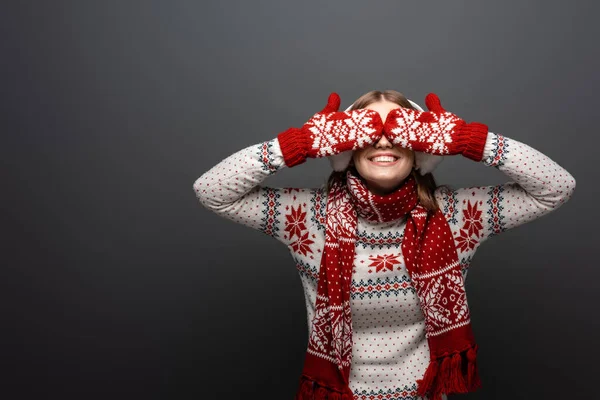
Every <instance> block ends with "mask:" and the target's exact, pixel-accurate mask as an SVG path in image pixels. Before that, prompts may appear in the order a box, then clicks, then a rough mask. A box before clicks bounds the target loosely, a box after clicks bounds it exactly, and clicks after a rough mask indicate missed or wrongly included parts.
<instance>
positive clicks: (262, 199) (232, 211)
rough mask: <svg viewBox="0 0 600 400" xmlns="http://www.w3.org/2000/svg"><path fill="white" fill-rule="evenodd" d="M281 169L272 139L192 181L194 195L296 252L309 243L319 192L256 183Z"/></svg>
mask: <svg viewBox="0 0 600 400" xmlns="http://www.w3.org/2000/svg"><path fill="white" fill-rule="evenodd" d="M285 167H287V165H286V164H285V161H284V158H283V154H282V152H281V147H280V145H279V139H278V138H274V139H271V140H268V141H265V142H262V143H257V144H254V145H252V146H249V147H246V148H245V149H242V150H240V151H238V152H236V153H234V154H232V155H230V156H229V157H227V158H225V159H224V160H222V161H221V162H219V163H218V164H217V165H215V166H214V167H212V168H211V169H210V170H208V171H207V172H205V173H204V174H203V175H202V176H200V177H199V178H198V179H196V181H195V182H194V185H193V188H194V192H195V193H196V196H197V198H198V200H199V202H200V204H201V205H203V206H204V207H205V208H207V209H208V210H210V211H212V212H214V213H216V214H217V215H219V216H221V217H224V218H226V219H229V220H231V221H233V222H235V223H239V224H242V225H245V226H247V227H250V228H252V229H256V230H258V231H260V232H263V233H265V234H266V235H269V236H271V237H273V238H275V239H277V240H278V241H280V242H282V243H284V244H285V245H287V246H288V247H293V248H294V249H298V250H302V249H303V248H306V247H307V246H309V245H310V244H312V241H311V237H310V235H311V232H310V229H309V228H310V226H311V225H313V224H314V223H315V222H319V221H317V220H316V218H317V217H322V215H321V213H320V212H319V209H320V208H321V207H322V204H323V202H322V199H321V192H322V191H321V189H319V188H314V189H301V188H287V187H284V188H274V187H269V186H263V185H261V183H262V182H263V181H264V180H265V179H267V178H268V177H269V176H271V175H273V174H275V173H276V172H278V171H280V170H282V169H283V168H285Z"/></svg>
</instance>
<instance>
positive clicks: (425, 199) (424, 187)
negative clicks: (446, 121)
mask: <svg viewBox="0 0 600 400" xmlns="http://www.w3.org/2000/svg"><path fill="white" fill-rule="evenodd" d="M381 100H387V101H390V102H392V103H396V104H398V105H399V106H401V107H405V108H410V109H413V110H416V108H415V107H413V106H412V104H410V102H409V101H408V99H407V98H406V96H404V95H403V94H402V93H400V92H397V91H395V90H385V91H383V92H381V91H379V90H372V91H370V92H368V93H365V94H363V95H362V96H360V97H359V98H358V99H356V101H355V102H354V104H353V105H352V107H351V108H350V110H356V109H359V108H365V107H367V106H368V105H369V104H372V103H376V102H378V101H381ZM350 169H351V170H352V173H353V174H355V175H356V176H360V174H359V173H358V170H357V169H356V167H355V166H354V161H353V160H352V159H351V160H350V163H349V165H348V167H346V169H344V170H343V171H332V172H331V174H330V175H329V178H328V179H327V182H326V183H325V188H326V193H329V190H330V189H331V186H332V184H333V181H334V179H336V178H337V179H341V180H345V178H346V172H347V171H348V170H350ZM411 174H412V176H414V178H415V180H416V182H417V194H418V196H419V203H421V205H422V206H423V207H425V208H426V209H427V210H429V211H435V210H436V209H438V208H439V204H438V202H437V200H436V199H435V195H434V192H435V190H436V189H437V188H438V187H445V188H448V189H451V188H450V187H449V186H448V185H440V186H438V185H437V184H436V182H435V178H434V177H433V175H432V174H431V172H429V173H426V174H425V175H421V173H420V172H419V170H417V169H415V168H414V167H413V169H412V171H411Z"/></svg>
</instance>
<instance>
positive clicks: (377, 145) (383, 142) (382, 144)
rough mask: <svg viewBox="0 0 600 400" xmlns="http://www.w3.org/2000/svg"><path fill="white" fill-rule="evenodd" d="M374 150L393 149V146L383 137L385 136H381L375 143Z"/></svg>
mask: <svg viewBox="0 0 600 400" xmlns="http://www.w3.org/2000/svg"><path fill="white" fill-rule="evenodd" d="M374 146H375V148H377V149H381V148H384V149H385V148H392V147H394V144H393V143H391V142H390V141H389V140H388V138H386V137H385V135H381V138H379V140H378V141H377V143H375V144H374Z"/></svg>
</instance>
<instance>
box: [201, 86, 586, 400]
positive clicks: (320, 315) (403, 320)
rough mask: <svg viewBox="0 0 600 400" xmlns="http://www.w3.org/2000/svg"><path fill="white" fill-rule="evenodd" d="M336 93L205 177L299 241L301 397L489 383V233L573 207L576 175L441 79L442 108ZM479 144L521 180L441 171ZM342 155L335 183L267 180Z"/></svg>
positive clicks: (382, 95) (452, 389)
mask: <svg viewBox="0 0 600 400" xmlns="http://www.w3.org/2000/svg"><path fill="white" fill-rule="evenodd" d="M339 105H340V99H339V96H337V94H335V93H332V94H331V95H330V97H329V101H328V104H327V106H326V107H325V108H324V109H323V110H322V111H320V112H318V113H317V114H315V115H314V116H313V117H312V118H311V119H310V120H309V121H308V122H307V123H306V124H304V126H302V127H301V128H290V129H288V130H286V131H284V132H281V133H280V134H279V135H277V137H276V138H273V139H271V140H267V141H265V142H263V143H258V144H255V145H252V146H249V147H247V148H245V149H243V150H241V151H239V152H237V153H235V154H233V155H231V156H229V157H228V158H226V159H225V160H223V161H221V162H220V163H219V164H217V165H216V166H214V167H213V168H212V169H210V170H209V171H208V172H206V173H205V174H203V175H202V176H201V177H200V178H198V179H197V180H196V182H195V183H194V190H195V192H196V195H197V197H198V199H199V201H200V202H201V204H203V205H204V206H205V207H207V208H208V209H210V210H212V211H214V212H215V213H217V214H219V215H221V216H223V217H225V218H228V219H230V220H232V221H234V222H237V223H241V224H244V225H246V226H249V227H252V228H254V229H257V230H259V231H262V232H264V233H266V234H267V235H269V236H272V237H274V238H275V239H277V240H278V241H280V242H282V243H284V244H285V245H286V246H288V248H289V250H290V252H291V255H292V257H293V259H294V261H295V263H296V267H297V269H298V271H299V274H300V278H301V280H302V284H303V288H304V293H305V298H306V304H307V317H308V326H309V343H308V348H307V352H306V358H305V362H304V369H303V371H302V375H301V377H300V385H299V390H298V393H297V394H296V399H309V398H310V399H313V398H315V399H327V398H328V399H332V398H333V399H344V400H345V399H359V398H378V397H377V396H384V398H389V399H404V400H405V399H416V398H429V399H442V398H447V397H446V394H450V393H466V392H470V391H474V390H476V389H477V388H478V387H480V380H479V377H478V373H477V365H476V353H477V344H476V342H475V339H474V335H473V332H472V330H471V325H470V313H469V309H468V305H467V297H466V293H465V290H464V280H465V279H466V275H467V270H468V267H469V265H470V262H471V259H472V258H473V256H474V254H475V251H476V250H477V249H478V247H479V246H480V245H481V243H483V242H484V241H485V240H486V239H487V238H489V237H491V236H493V235H496V234H498V233H500V232H503V231H506V230H507V229H510V228H514V227H516V226H519V225H521V224H524V223H526V222H528V221H532V220H533V219H536V218H539V217H541V216H543V215H545V214H548V213H550V212H551V211H553V210H555V209H557V208H558V207H560V206H561V205H562V204H563V203H564V202H566V201H567V200H568V199H569V198H570V197H571V195H572V194H573V191H574V189H575V179H574V178H573V176H571V174H569V172H567V171H566V170H565V169H564V168H562V167H561V166H559V165H558V164H557V163H556V162H554V161H553V160H551V159H550V158H548V157H547V156H546V155H544V154H542V153H540V152H539V151H537V150H535V149H533V148H531V147H529V146H528V145H526V144H523V143H520V142H518V141H516V140H514V139H510V138H508V137H506V136H504V135H501V134H496V133H492V132H489V131H488V128H487V126H486V125H484V124H480V123H477V122H472V123H466V122H465V121H464V120H462V119H460V118H459V117H458V116H456V115H455V114H452V113H450V112H448V111H446V110H444V109H443V108H442V106H441V103H440V101H439V98H438V97H437V96H436V95H434V94H429V95H428V96H427V98H426V105H427V107H428V111H427V112H425V111H424V110H423V109H421V108H420V107H419V106H418V105H417V104H416V103H414V102H412V101H411V100H408V99H407V98H406V97H404V96H403V95H402V94H401V93H399V92H396V91H392V90H388V91H385V92H379V91H372V92H369V93H366V94H365V95H363V96H361V97H360V98H359V99H357V100H356V101H355V102H354V103H353V105H352V106H350V107H349V108H348V109H347V110H346V111H343V112H341V111H338V109H339ZM458 154H460V155H463V156H465V157H467V158H469V159H472V160H474V161H477V162H479V163H481V164H483V165H485V166H492V167H495V168H497V169H499V170H500V171H502V172H503V173H505V174H506V175H507V176H508V177H509V178H511V180H512V181H511V182H508V183H505V184H501V185H495V186H477V187H469V188H460V189H456V190H453V189H450V188H448V187H437V186H436V184H435V180H434V178H433V176H432V174H431V172H432V171H433V170H434V169H435V168H436V166H437V165H438V164H439V162H440V161H441V160H442V159H443V157H444V156H446V155H458ZM317 157H329V159H330V162H331V164H332V166H333V169H334V171H333V172H332V174H331V176H330V178H329V180H328V182H327V184H326V185H324V186H323V187H321V188H311V189H301V188H271V187H268V186H261V182H262V181H264V180H265V179H266V178H267V177H268V176H270V175H272V174H274V173H276V172H277V171H280V170H281V169H282V168H284V167H293V166H296V165H299V164H302V163H304V162H305V161H306V160H307V159H308V158H317Z"/></svg>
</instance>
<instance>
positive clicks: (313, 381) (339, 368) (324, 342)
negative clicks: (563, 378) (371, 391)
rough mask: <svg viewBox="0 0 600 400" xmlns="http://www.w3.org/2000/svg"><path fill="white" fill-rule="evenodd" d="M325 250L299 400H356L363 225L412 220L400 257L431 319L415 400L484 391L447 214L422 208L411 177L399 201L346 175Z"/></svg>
mask: <svg viewBox="0 0 600 400" xmlns="http://www.w3.org/2000/svg"><path fill="white" fill-rule="evenodd" d="M326 210H327V216H326V220H327V222H326V231H325V248H324V250H323V255H322V259H321V266H320V271H319V281H318V289H317V300H316V309H315V315H314V318H313V320H312V329H311V334H310V338H309V342H308V348H307V352H306V358H305V362H304V368H303V371H302V376H301V377H300V385H299V389H298V392H297V394H296V396H295V399H296V400H307V399H311V400H312V399H316V400H323V399H329V400H331V399H334V400H352V399H353V396H352V391H351V390H350V388H349V386H348V380H349V376H350V364H351V362H352V322H351V321H352V320H351V318H352V315H351V311H350V287H351V281H352V268H353V264H354V256H355V253H354V251H355V242H356V227H357V218H358V216H361V217H362V218H365V219H367V220H369V221H375V222H387V221H392V220H395V219H398V218H400V217H402V216H404V215H406V216H407V220H406V228H405V231H404V238H403V240H402V254H403V256H404V260H405V264H406V268H407V270H408V272H409V274H410V277H411V280H412V282H413V285H414V287H415V289H416V291H417V295H418V297H419V300H420V305H421V310H422V312H423V315H424V317H425V328H426V337H427V340H428V344H429V349H430V359H431V361H430V363H429V366H428V367H427V370H426V371H425V375H424V376H423V378H422V379H420V380H417V385H418V387H417V394H418V395H419V396H421V397H424V396H428V397H429V399H432V400H441V394H442V393H446V394H450V393H467V392H471V391H474V390H476V389H477V388H479V387H481V382H480V379H479V375H478V371H477V364H476V353H477V344H476V343H475V339H474V336H473V332H472V330H471V323H470V312H469V308H468V305H467V297H466V293H465V287H464V282H463V276H462V274H461V267H460V263H459V261H458V255H457V252H456V248H455V245H454V239H453V237H452V232H451V231H450V227H449V226H448V222H447V221H446V219H445V217H444V215H443V213H442V211H441V210H439V209H437V210H436V211H435V212H428V211H427V209H426V208H425V207H423V206H422V205H421V204H420V203H419V198H418V195H417V184H416V181H415V178H414V177H413V176H412V175H409V176H408V177H407V178H406V179H405V180H404V183H403V184H402V186H400V187H399V188H398V189H396V190H395V191H394V192H393V193H390V194H388V195H385V196H378V195H375V194H373V193H371V192H370V191H369V190H368V189H367V187H366V186H365V184H364V182H363V181H362V180H361V178H360V177H358V176H357V175H355V174H354V173H353V172H352V170H348V171H347V172H346V175H345V179H344V178H343V177H342V179H336V180H335V181H334V183H333V185H332V187H331V189H330V191H329V194H328V198H327V209H326Z"/></svg>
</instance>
